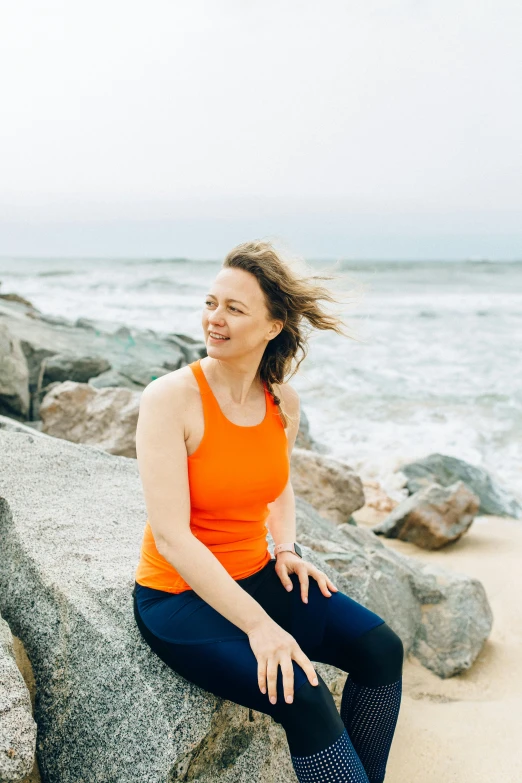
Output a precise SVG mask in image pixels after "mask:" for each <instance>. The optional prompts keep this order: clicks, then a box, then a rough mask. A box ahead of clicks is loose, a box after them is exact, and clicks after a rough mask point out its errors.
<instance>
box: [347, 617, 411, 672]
mask: <svg viewBox="0 0 522 783" xmlns="http://www.w3.org/2000/svg"><path fill="white" fill-rule="evenodd" d="M352 645H353V646H352V649H351V651H350V652H351V658H352V664H351V666H350V667H349V673H350V675H351V676H352V678H353V679H354V680H355V681H357V682H359V683H361V684H362V685H370V686H377V685H388V684H390V683H392V682H396V681H397V680H398V679H399V678H400V677H401V676H402V667H403V661H404V645H403V643H402V639H401V638H400V636H398V635H397V634H396V633H395V631H393V630H392V629H391V628H390V626H389V625H388V624H387V623H385V622H384V623H381V624H380V625H377V626H375V627H374V628H371V629H370V630H369V631H366V633H364V634H363V635H362V636H360V637H359V638H358V639H356V640H355V641H354V642H353V643H352Z"/></svg>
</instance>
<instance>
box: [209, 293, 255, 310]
mask: <svg viewBox="0 0 522 783" xmlns="http://www.w3.org/2000/svg"><path fill="white" fill-rule="evenodd" d="M207 296H212V297H214V299H217V296H215V294H207ZM225 302H239V304H240V305H243V307H246V308H248V305H246V304H244V303H243V302H241V300H240V299H225Z"/></svg>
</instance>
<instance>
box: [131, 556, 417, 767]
mask: <svg viewBox="0 0 522 783" xmlns="http://www.w3.org/2000/svg"><path fill="white" fill-rule="evenodd" d="M275 564H276V561H275V559H273V558H272V559H271V560H270V561H269V562H268V563H267V564H266V565H265V566H264V567H263V568H262V569H260V570H259V571H257V572H256V573H254V574H252V575H251V576H248V577H246V578H245V579H239V580H237V584H238V585H240V587H242V588H243V589H244V590H245V591H246V592H247V593H249V594H250V595H251V596H252V597H253V598H255V599H256V601H258V603H259V604H260V605H261V606H262V607H263V609H264V610H265V611H266V612H267V614H268V615H269V616H270V617H271V618H272V619H273V620H274V621H275V622H277V623H278V624H279V625H280V626H281V627H282V628H284V629H285V631H287V632H288V633H290V634H291V635H292V636H293V637H294V638H295V640H296V641H297V643H298V644H299V646H300V647H301V649H302V650H303V652H304V653H305V654H306V655H307V656H308V658H310V660H312V661H316V662H320V663H327V664H331V665H333V666H336V667H337V668H339V669H341V670H343V671H346V672H349V673H350V676H351V678H352V679H353V680H354V681H355V682H356V683H361V684H362V685H365V686H372V687H375V686H381V685H388V684H389V683H395V682H396V681H397V680H398V679H399V678H400V677H401V674H402V664H403V646H402V642H401V640H400V638H399V637H398V636H397V635H396V634H395V633H394V632H393V631H392V629H391V628H390V627H389V626H388V625H387V624H386V623H385V621H384V620H383V619H382V618H381V617H379V615H377V614H375V613H374V612H372V611H370V610H369V609H367V608H366V607H365V606H363V605H362V604H359V603H357V602H356V601H354V600H353V599H352V598H350V597H349V596H347V595H345V594H344V593H342V592H341V591H338V592H334V593H332V595H331V596H330V597H327V596H325V595H323V594H322V592H321V590H320V588H319V585H318V583H317V581H316V580H315V579H314V578H313V577H309V589H308V603H307V604H305V603H304V602H303V600H302V597H301V587H300V583H299V578H298V576H297V574H295V573H292V574H290V579H291V580H292V583H293V589H292V590H291V591H287V590H286V589H285V588H284V586H283V584H282V582H281V580H280V579H279V576H278V575H277V573H276V571H275ZM133 596H134V616H135V619H136V623H137V625H138V628H139V630H140V632H141V634H142V636H143V638H144V639H145V641H146V642H147V643H148V644H149V646H150V647H151V648H152V650H153V651H154V652H155V653H156V654H157V655H158V656H159V657H160V658H161V659H162V660H163V661H164V662H165V663H166V664H167V665H168V666H169V667H170V668H171V669H173V670H174V671H175V672H177V673H178V674H180V675H181V676H182V677H184V678H185V679H186V680H188V681H190V682H192V683H195V684H196V685H198V686H199V687H201V688H204V689H205V690H207V691H209V692H210V693H213V694H215V695H217V696H220V697H222V698H224V699H228V700H230V701H233V702H236V703H237V704H241V705H243V706H245V707H249V708H251V709H254V710H257V711H259V712H264V713H266V714H268V715H270V716H271V717H272V718H273V719H274V720H275V721H276V722H277V723H280V724H282V726H283V727H284V729H285V731H286V735H287V740H288V744H289V747H290V751H291V753H292V754H293V755H298V756H305V755H309V754H312V753H316V752H317V751H320V750H322V749H323V748H326V747H327V746H328V745H331V743H332V742H334V740H336V739H338V738H339V737H340V735H341V733H342V732H343V729H344V724H343V722H342V720H341V716H340V714H339V712H338V710H337V708H336V706H335V702H334V699H333V697H332V695H331V693H330V691H329V689H328V687H327V685H326V683H325V682H324V680H323V679H322V677H321V676H320V675H319V673H317V678H318V680H319V685H317V686H314V685H312V684H311V683H310V681H309V680H308V677H307V676H306V674H305V672H304V671H303V669H302V668H301V667H300V666H299V664H298V663H297V662H296V661H294V660H292V666H293V670H294V701H293V702H292V703H291V704H288V703H287V702H285V700H284V691H283V677H282V672H281V669H280V668H278V673H277V702H276V704H271V702H270V700H269V696H268V692H267V693H264V694H263V693H261V690H260V689H259V685H258V664H257V659H256V657H255V655H254V653H253V651H252V648H251V646H250V642H249V640H248V636H247V634H246V633H245V632H244V631H242V630H241V629H240V628H238V626H236V625H234V624H233V623H232V622H230V621H229V620H228V619H227V618H226V617H224V616H223V615H221V614H220V613H219V612H218V611H216V610H215V609H214V608H213V607H212V606H210V605H209V604H208V603H207V602H206V601H204V600H203V599H202V598H201V597H200V596H199V595H198V594H197V593H195V592H194V590H186V591H184V592H182V593H167V592H165V591H163V590H154V589H152V588H150V587H144V586H143V585H140V584H138V583H135V586H134V590H133Z"/></svg>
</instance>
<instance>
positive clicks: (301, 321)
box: [222, 239, 358, 427]
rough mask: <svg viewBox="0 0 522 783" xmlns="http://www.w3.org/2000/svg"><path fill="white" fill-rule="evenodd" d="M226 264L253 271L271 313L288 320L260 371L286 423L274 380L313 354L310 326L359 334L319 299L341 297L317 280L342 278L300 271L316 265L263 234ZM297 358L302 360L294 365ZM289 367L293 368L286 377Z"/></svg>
mask: <svg viewBox="0 0 522 783" xmlns="http://www.w3.org/2000/svg"><path fill="white" fill-rule="evenodd" d="M222 268H235V269H243V270H244V271H246V272H250V274H252V275H254V276H255V277H256V278H257V281H258V283H259V286H260V288H261V290H262V291H263V294H264V298H265V303H266V308H267V310H268V318H269V319H274V320H275V319H277V320H281V321H283V324H284V326H283V328H282V330H281V332H280V333H279V334H278V335H277V337H274V338H273V339H272V340H270V341H269V343H268V344H267V347H266V349H265V352H264V354H263V357H262V359H261V362H260V365H259V370H258V377H259V378H260V379H261V380H263V381H264V382H265V383H266V385H267V388H268V390H269V392H270V394H271V395H272V397H273V400H274V402H275V403H276V405H279V411H280V415H281V418H282V420H283V423H284V426H285V427H286V426H287V424H288V421H289V420H291V419H292V417H291V416H289V414H288V413H285V412H284V410H283V408H282V406H281V400H280V399H279V397H277V395H276V393H275V391H274V389H273V384H282V383H285V382H287V381H288V380H290V378H291V377H293V376H294V375H295V373H296V372H297V370H298V368H299V365H300V364H301V362H302V361H303V360H304V359H305V358H306V356H307V354H308V336H309V332H310V331H312V330H313V329H320V330H332V331H334V332H336V333H337V334H340V335H344V336H346V337H350V338H351V339H355V340H357V339H358V338H357V337H355V336H353V335H350V334H347V333H345V332H343V330H342V329H341V327H340V324H343V325H346V324H345V322H344V321H343V320H342V319H341V318H339V317H338V316H336V315H335V314H329V313H327V312H326V310H324V309H323V308H321V306H320V305H319V302H320V301H321V300H325V301H328V302H338V300H337V299H335V298H334V297H333V296H332V294H331V292H330V291H329V290H328V289H327V288H325V287H324V286H321V285H318V284H317V283H316V281H317V280H334V279H339V278H338V277H337V278H336V277H334V276H332V275H316V274H308V275H303V274H301V272H302V271H304V270H305V269H307V271H313V270H310V269H309V268H307V267H306V265H305V264H304V262H303V260H302V259H299V260H298V259H297V258H296V257H295V256H294V257H290V256H288V255H286V256H285V254H284V253H283V252H281V251H278V250H276V248H275V247H274V245H273V244H272V243H271V242H270V241H268V240H261V239H260V240H254V241H252V242H244V243H243V244H240V245H237V247H235V248H233V249H232V250H231V251H230V252H229V253H228V255H227V256H226V258H225V260H224V261H223V264H222ZM308 329H309V331H308ZM298 351H300V352H301V354H302V356H301V358H300V359H297V353H298ZM294 359H295V361H296V362H297V363H296V365H295V367H294V368H293V371H292V364H293V361H294ZM288 373H291V374H290V376H289V377H288V378H287V377H286V376H287V375H288ZM285 379H286V380H285Z"/></svg>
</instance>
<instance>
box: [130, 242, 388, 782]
mask: <svg viewBox="0 0 522 783" xmlns="http://www.w3.org/2000/svg"><path fill="white" fill-rule="evenodd" d="M317 278H318V276H312V277H310V278H306V277H299V276H298V275H296V274H294V272H293V270H292V269H291V267H290V266H289V265H288V264H287V263H286V262H285V261H284V260H283V259H282V258H281V257H280V256H279V255H278V253H277V252H276V250H275V249H274V247H273V246H272V245H271V244H270V243H268V242H265V241H256V242H248V243H244V244H242V245H239V246H238V247H236V248H234V250H232V251H231V252H230V253H229V254H228V256H227V257H226V259H225V261H224V263H223V266H222V268H221V270H220V271H219V273H218V275H217V277H216V279H215V280H214V283H213V284H212V286H211V289H210V292H209V294H208V295H207V297H206V302H205V308H204V310H203V316H202V326H203V331H204V334H205V340H206V346H207V356H205V357H204V358H203V359H200V360H198V361H196V362H193V363H192V364H190V365H188V366H187V367H183V368H180V369H179V370H176V371H175V372H172V373H169V374H168V375H165V376H162V377H160V378H158V379H156V380H155V381H153V382H152V383H150V384H149V385H148V386H147V388H146V389H145V390H144V392H143V394H142V398H141V404H140V415H139V421H138V427H137V433H136V447H137V456H138V464H139V471H140V477H141V480H142V484H143V489H144V496H145V502H146V506H147V512H148V520H147V523H146V526H145V533H144V537H143V543H142V548H141V557H140V562H139V564H138V568H137V571H136V584H135V587H134V591H133V595H134V614H135V618H136V622H137V624H138V627H139V629H140V632H141V634H142V635H143V637H144V639H145V640H146V641H147V643H148V644H149V645H150V647H151V648H152V650H154V652H155V653H156V654H157V655H158V656H159V657H160V658H161V659H162V660H163V661H164V662H165V663H166V664H168V666H170V667H171V668H172V669H173V670H174V671H176V672H178V673H179V674H180V675H181V676H183V677H184V678H186V679H187V680H189V681H191V682H193V683H195V684H197V685H199V686H200V687H201V688H204V689H206V690H207V691H210V692H211V693H214V694H216V695H218V696H221V697H222V698H224V699H229V700H230V701H234V702H236V703H238V704H242V705H244V706H245V707H250V708H252V709H254V710H258V711H260V712H264V713H266V714H268V715H271V716H272V718H273V719H274V720H275V721H277V722H278V723H280V724H281V725H282V726H283V727H284V729H285V732H286V737H287V740H288V746H289V751H290V755H291V759H292V763H293V766H294V769H295V772H296V775H297V778H298V780H299V781H302V782H303V783H304V781H307V782H308V781H310V782H311V781H313V782H314V783H315V781H325V782H327V783H333V782H334V781H335V782H336V783H337V781H339V782H340V781H343V782H344V781H350V783H368V781H370V783H381V781H383V780H384V775H385V770H386V762H387V759H388V755H389V750H390V745H391V741H392V737H393V734H394V731H395V726H396V722H397V717H398V712H399V707H400V701H401V693H402V689H401V688H402V663H403V646H402V642H401V640H400V638H399V637H398V636H397V635H396V634H395V633H394V632H393V631H392V629H391V628H390V627H389V626H388V625H387V624H386V623H385V621H384V620H383V619H382V618H381V617H379V616H378V615H377V614H375V613H374V612H371V611H370V610H369V609H367V608H366V607H364V606H362V605H361V604H359V603H357V602H356V601H354V600H352V599H351V598H350V597H349V596H347V595H345V594H344V593H342V592H340V591H338V590H337V588H336V587H335V585H334V584H333V583H332V581H331V580H330V579H329V578H328V577H327V576H326V574H325V573H324V572H323V571H321V570H320V569H318V568H316V567H315V566H314V565H312V563H309V562H307V561H306V560H305V559H304V558H302V556H301V552H300V549H299V545H298V544H297V543H296V541H295V539H296V523H295V497H294V493H293V490H292V485H291V483H290V480H289V476H290V455H291V452H292V448H293V445H294V442H295V439H296V435H297V431H298V427H299V398H298V395H297V393H296V392H295V390H294V389H293V388H292V387H291V386H289V385H288V383H285V382H284V377H285V375H287V373H288V371H289V370H290V369H291V362H292V360H293V359H294V357H295V356H296V353H297V350H298V349H300V350H301V351H302V352H303V354H304V356H306V343H305V341H304V339H303V333H302V321H303V319H306V320H307V321H308V322H309V323H310V324H311V325H312V326H314V327H316V328H318V329H331V330H333V331H336V332H338V333H342V332H341V330H340V328H339V323H341V321H340V320H339V319H337V318H336V317H334V316H331V315H328V314H327V313H325V312H324V311H323V310H321V308H320V307H319V305H318V303H317V302H318V300H319V299H325V300H329V301H335V300H334V299H333V297H331V295H330V294H329V292H328V291H327V290H326V289H325V288H322V287H318V286H317V285H316V284H315V283H314V282H313V280H314V279H317ZM319 279H330V278H319ZM304 356H303V358H304ZM301 361H302V359H301ZM300 363H301V362H299V363H298V364H297V367H298V366H299V364H300ZM297 367H296V369H297ZM267 527H268V529H269V530H270V533H271V535H272V537H273V539H274V542H275V548H274V554H275V558H272V557H271V555H270V552H269V551H268V547H267V540H266V533H267ZM310 577H312V578H311V579H310ZM312 661H319V662H323V663H328V664H332V665H334V666H336V667H338V668H339V669H342V670H344V671H346V672H349V676H348V677H347V679H346V683H345V686H344V690H343V694H342V701H341V713H340V714H339V712H338V710H337V709H336V706H335V703H334V700H333V697H332V695H331V693H330V691H329V689H328V687H327V685H326V683H325V682H324V680H323V679H322V678H321V676H320V675H318V674H317V673H316V671H315V669H314V666H313V664H312Z"/></svg>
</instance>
